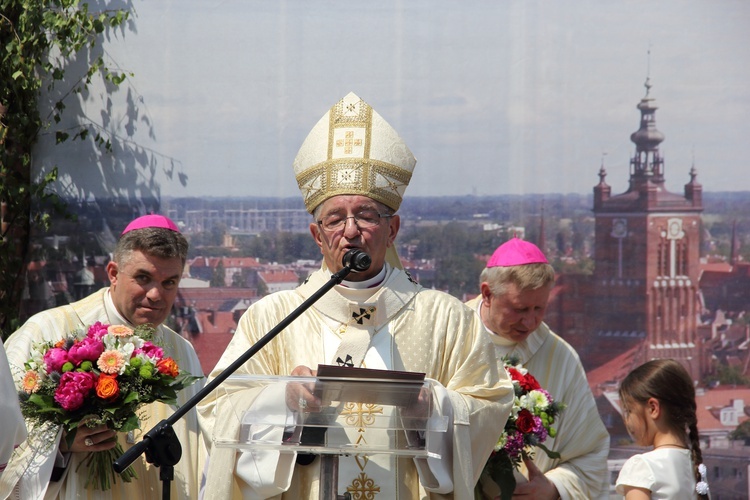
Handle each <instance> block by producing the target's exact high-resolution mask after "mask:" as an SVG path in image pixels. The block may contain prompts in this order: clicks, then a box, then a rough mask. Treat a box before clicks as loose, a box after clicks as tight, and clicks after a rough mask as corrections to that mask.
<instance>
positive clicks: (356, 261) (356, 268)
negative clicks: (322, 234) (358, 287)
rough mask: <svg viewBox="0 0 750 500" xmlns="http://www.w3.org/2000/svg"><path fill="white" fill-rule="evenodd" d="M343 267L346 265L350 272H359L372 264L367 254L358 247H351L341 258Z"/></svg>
mask: <svg viewBox="0 0 750 500" xmlns="http://www.w3.org/2000/svg"><path fill="white" fill-rule="evenodd" d="M342 264H343V265H344V267H348V268H349V269H350V270H351V271H352V272H355V273H359V272H362V271H367V270H368V269H369V268H370V264H372V259H371V258H370V256H369V255H367V254H366V253H365V252H363V251H362V250H360V249H358V248H352V249H351V250H349V251H348V252H346V253H345V254H344V258H343V259H342Z"/></svg>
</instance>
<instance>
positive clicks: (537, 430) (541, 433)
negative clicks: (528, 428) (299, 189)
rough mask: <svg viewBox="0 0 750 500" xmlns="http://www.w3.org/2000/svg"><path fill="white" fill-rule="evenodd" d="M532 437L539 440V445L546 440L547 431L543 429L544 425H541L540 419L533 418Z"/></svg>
mask: <svg viewBox="0 0 750 500" xmlns="http://www.w3.org/2000/svg"><path fill="white" fill-rule="evenodd" d="M533 432H534V435H535V436H536V437H537V438H538V439H539V442H540V443H543V442H544V440H545V439H547V435H548V433H547V429H546V428H545V427H544V423H542V419H541V418H540V417H537V416H534V431H533Z"/></svg>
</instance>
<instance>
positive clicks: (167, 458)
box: [112, 249, 371, 500]
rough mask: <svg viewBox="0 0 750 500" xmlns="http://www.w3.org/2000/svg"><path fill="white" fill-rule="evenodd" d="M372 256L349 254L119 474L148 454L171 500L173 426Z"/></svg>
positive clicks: (177, 450) (175, 457) (127, 457)
mask: <svg viewBox="0 0 750 500" xmlns="http://www.w3.org/2000/svg"><path fill="white" fill-rule="evenodd" d="M370 262H371V260H370V256H369V255H367V254H366V253H364V252H363V251H362V250H358V249H353V250H349V251H348V252H346V254H345V255H344V258H343V264H344V267H343V269H341V270H340V271H339V272H337V273H335V274H333V275H331V279H330V280H328V282H327V283H326V284H325V285H323V286H322V287H320V289H319V290H318V291H316V292H315V293H313V294H312V295H311V296H310V297H309V298H308V299H307V300H305V301H304V302H303V303H302V304H300V305H299V306H298V307H297V308H296V309H295V310H294V311H292V312H291V313H289V315H288V316H287V317H286V318H284V319H283V320H281V322H280V323H279V324H278V325H276V326H275V327H274V328H273V329H272V330H271V331H269V332H268V333H266V334H265V335H264V336H263V337H262V338H261V339H260V340H258V342H256V343H255V345H253V346H252V347H250V349H248V350H247V351H245V353H244V354H242V356H240V357H239V358H237V359H236V360H235V361H234V362H233V363H232V364H231V365H229V366H228V367H226V369H224V371H222V372H221V373H219V374H218V375H217V376H216V378H215V379H213V380H212V381H211V382H209V383H208V384H206V385H205V386H204V387H203V389H201V390H200V391H199V392H198V393H197V394H196V395H195V396H193V397H192V398H190V399H189V400H188V401H187V402H186V403H185V404H184V405H182V406H181V407H179V408H178V409H177V411H175V412H174V413H173V414H172V415H171V416H170V417H168V418H166V419H164V420H162V421H161V422H159V423H158V424H156V425H155V426H154V427H153V428H152V429H151V430H150V431H148V432H147V433H146V435H145V436H144V437H143V439H142V440H141V441H139V442H138V443H136V444H134V445H133V446H132V447H131V448H129V449H128V450H127V451H126V452H125V453H123V454H122V456H120V458H118V459H117V460H115V461H114V462H113V464H112V467H113V468H114V470H115V472H117V473H121V472H122V471H124V470H125V469H127V468H128V466H129V465H130V464H132V463H133V461H134V460H135V459H136V458H138V457H139V456H140V455H141V454H142V453H143V452H144V451H145V453H146V460H147V461H148V462H149V463H152V464H154V465H155V466H156V467H159V479H161V481H162V499H163V500H169V496H170V483H171V481H172V480H173V479H174V466H175V465H176V464H177V463H178V462H179V461H180V458H181V457H182V446H181V445H180V441H179V439H178V438H177V434H175V432H174V429H173V427H172V426H173V425H174V423H175V422H177V421H178V420H179V419H180V418H182V417H183V416H184V415H185V414H186V413H187V412H188V411H190V410H191V409H192V408H193V407H194V406H196V405H197V404H198V403H200V402H201V401H202V400H203V398H205V397H206V396H207V395H208V394H209V393H210V392H211V391H213V390H214V389H216V388H217V387H218V386H219V384H221V383H222V382H223V381H224V380H226V379H227V377H229V376H230V375H231V374H233V373H234V372H235V371H237V369H239V368H240V367H241V366H242V365H244V364H245V363H246V362H247V361H248V360H249V359H250V358H252V357H253V356H254V355H255V354H256V353H257V352H258V351H260V350H261V349H262V348H263V347H265V345H266V344H268V343H269V342H270V341H271V340H272V339H273V338H274V337H275V336H276V335H278V334H279V333H281V331H282V330H283V329H284V328H286V327H287V326H289V324H290V323H291V322H292V321H294V320H295V319H297V317H299V315H300V314H302V313H303V312H305V310H307V309H308V308H309V307H310V306H311V305H313V304H314V303H315V302H316V301H317V300H318V299H320V298H321V297H322V296H323V295H325V294H326V292H328V290H330V289H331V288H333V287H334V286H336V285H338V284H340V283H341V282H342V281H343V280H344V278H345V277H346V276H347V275H348V274H349V273H350V272H352V271H354V272H359V271H365V270H367V269H368V268H369V267H370Z"/></svg>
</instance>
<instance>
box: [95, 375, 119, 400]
mask: <svg viewBox="0 0 750 500" xmlns="http://www.w3.org/2000/svg"><path fill="white" fill-rule="evenodd" d="M96 395H97V396H99V397H100V398H102V399H114V398H116V397H117V396H119V395H120V385H119V384H118V383H117V376H116V375H107V374H106V373H102V374H101V375H99V380H97V382H96Z"/></svg>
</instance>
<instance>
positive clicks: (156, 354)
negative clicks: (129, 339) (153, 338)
mask: <svg viewBox="0 0 750 500" xmlns="http://www.w3.org/2000/svg"><path fill="white" fill-rule="evenodd" d="M141 353H143V354H145V355H146V356H148V357H149V358H152V359H153V358H157V359H161V358H163V357H164V350H163V349H162V348H161V347H159V346H156V345H154V344H152V343H151V342H148V341H146V342H144V343H143V347H141V348H140V349H136V350H135V351H133V356H135V355H136V354H141Z"/></svg>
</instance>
